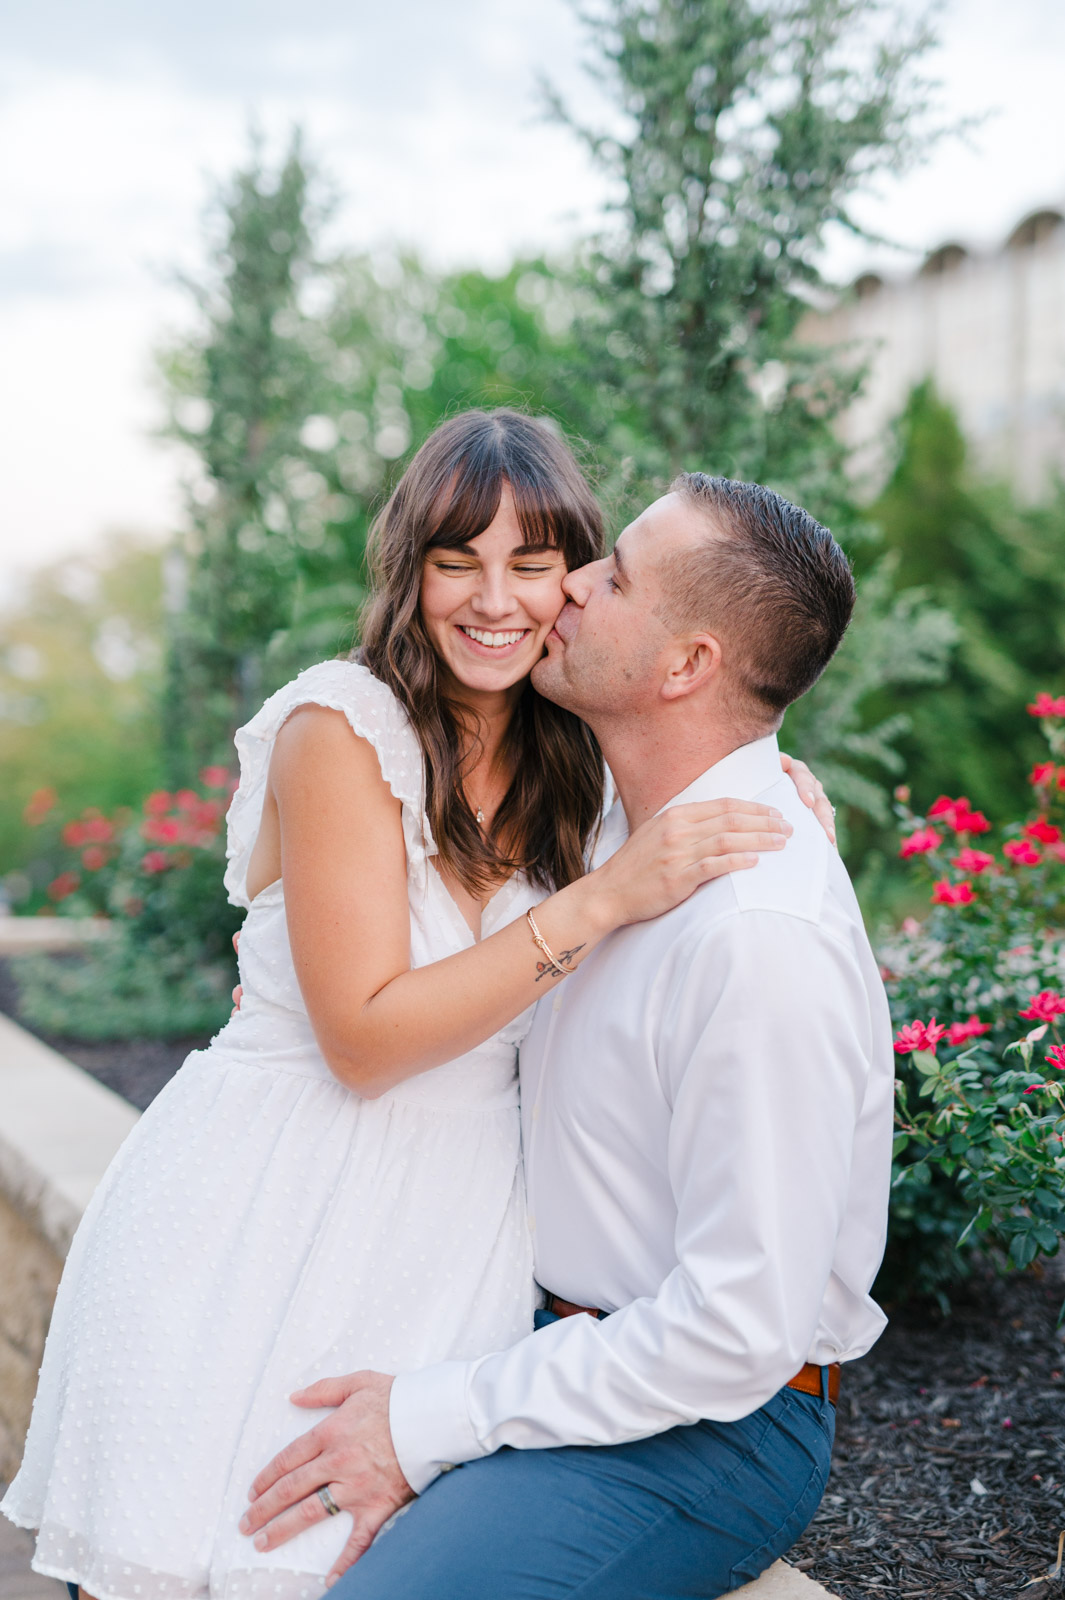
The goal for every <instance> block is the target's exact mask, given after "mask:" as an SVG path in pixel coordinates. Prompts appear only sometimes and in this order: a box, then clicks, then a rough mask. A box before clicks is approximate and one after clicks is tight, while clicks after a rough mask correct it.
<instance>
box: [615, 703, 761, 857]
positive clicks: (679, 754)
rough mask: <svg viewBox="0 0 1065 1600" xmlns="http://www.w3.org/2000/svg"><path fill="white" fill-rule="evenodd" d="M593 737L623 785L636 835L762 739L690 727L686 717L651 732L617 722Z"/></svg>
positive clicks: (621, 791)
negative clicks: (735, 755)
mask: <svg viewBox="0 0 1065 1600" xmlns="http://www.w3.org/2000/svg"><path fill="white" fill-rule="evenodd" d="M593 732H594V733H595V734H596V736H597V738H598V740H599V743H600V746H601V747H602V751H603V758H604V760H605V761H606V764H607V766H608V767H609V768H610V772H611V776H612V777H613V779H614V782H615V783H616V784H617V789H618V795H619V796H620V799H621V804H622V806H623V807H624V810H625V816H626V817H627V819H628V824H629V829H630V831H631V830H632V829H634V828H638V827H639V825H640V823H641V822H646V821H647V819H648V817H653V816H654V815H655V813H656V812H658V811H661V809H662V807H663V806H664V805H667V804H668V802H669V801H670V800H672V799H674V797H675V796H676V795H678V794H682V793H683V792H684V790H685V789H687V787H688V785H689V784H692V783H694V782H695V780H696V778H698V777H701V776H702V774H703V773H704V772H706V771H707V770H708V769H709V768H710V767H712V766H715V765H716V764H717V762H719V761H723V760H724V759H725V757H726V756H727V755H731V754H732V752H733V750H738V749H739V748H740V746H741V745H744V744H749V743H750V741H751V739H752V738H757V737H758V736H757V734H752V733H750V732H749V731H743V730H740V729H737V728H735V727H715V726H713V725H712V724H708V723H706V722H702V723H700V724H699V725H697V726H696V727H694V728H693V727H691V726H690V725H689V726H687V727H685V726H684V723H683V721H682V719H680V718H677V719H676V721H675V722H673V723H665V724H662V723H659V724H657V725H654V726H650V727H648V726H646V725H644V724H643V723H642V721H641V722H638V723H636V724H634V723H633V722H632V721H631V720H630V721H629V722H627V723H622V722H620V721H619V722H617V723H614V722H611V723H609V724H608V725H607V726H604V727H597V728H593Z"/></svg>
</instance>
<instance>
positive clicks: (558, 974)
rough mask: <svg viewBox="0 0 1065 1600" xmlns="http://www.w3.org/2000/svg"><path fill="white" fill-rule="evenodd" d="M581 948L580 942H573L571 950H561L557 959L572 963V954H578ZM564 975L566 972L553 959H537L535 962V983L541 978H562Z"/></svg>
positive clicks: (582, 947)
mask: <svg viewBox="0 0 1065 1600" xmlns="http://www.w3.org/2000/svg"><path fill="white" fill-rule="evenodd" d="M583 949H584V946H583V945H582V944H575V945H574V946H573V949H572V950H563V952H562V954H561V955H560V956H559V958H558V959H559V960H560V961H566V962H569V963H570V964H571V965H572V962H573V958H574V956H576V955H579V954H580V952H581V951H582V950H583ZM566 976H567V974H566V973H565V972H563V970H562V968H561V967H556V965H555V963H554V962H553V961H538V962H537V963H536V981H537V983H539V982H540V979H541V978H564V977H566Z"/></svg>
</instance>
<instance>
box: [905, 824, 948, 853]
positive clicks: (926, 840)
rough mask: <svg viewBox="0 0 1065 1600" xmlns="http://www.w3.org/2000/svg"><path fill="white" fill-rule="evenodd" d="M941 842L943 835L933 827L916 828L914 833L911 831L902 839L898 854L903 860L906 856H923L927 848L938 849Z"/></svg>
mask: <svg viewBox="0 0 1065 1600" xmlns="http://www.w3.org/2000/svg"><path fill="white" fill-rule="evenodd" d="M942 843H943V835H942V834H941V833H937V832H936V830H935V829H934V828H918V829H917V832H916V833H911V834H910V836H909V838H907V839H903V841H902V844H901V845H900V846H899V855H900V856H902V858H903V860H905V859H906V857H907V856H923V855H926V854H927V852H928V851H929V850H938V849H939V847H940V845H941V844H942Z"/></svg>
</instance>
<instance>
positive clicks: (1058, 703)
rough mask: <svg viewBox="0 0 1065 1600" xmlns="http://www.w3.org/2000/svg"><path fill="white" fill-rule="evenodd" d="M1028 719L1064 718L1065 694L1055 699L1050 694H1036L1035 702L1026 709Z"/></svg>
mask: <svg viewBox="0 0 1065 1600" xmlns="http://www.w3.org/2000/svg"><path fill="white" fill-rule="evenodd" d="M1028 715H1029V716H1030V717H1065V694H1059V695H1058V697H1057V699H1055V698H1054V696H1053V695H1052V694H1046V693H1041V694H1037V695H1036V697H1035V701H1034V702H1033V704H1032V705H1030V706H1029V707H1028Z"/></svg>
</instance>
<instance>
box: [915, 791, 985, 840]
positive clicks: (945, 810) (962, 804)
mask: <svg viewBox="0 0 1065 1600" xmlns="http://www.w3.org/2000/svg"><path fill="white" fill-rule="evenodd" d="M928 815H929V816H930V817H939V818H941V819H942V821H943V822H945V823H946V825H947V827H948V828H953V829H954V832H955V833H987V832H988V830H989V828H990V827H991V824H990V822H988V820H987V818H986V817H985V816H984V813H983V812H982V811H974V810H973V808H972V806H971V805H970V804H969V797H968V795H964V794H963V795H959V796H958V798H957V800H952V799H951V798H950V795H949V794H941V795H940V797H939V799H938V800H936V801H935V802H934V803H933V805H932V806H930V807H929V811H928Z"/></svg>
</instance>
